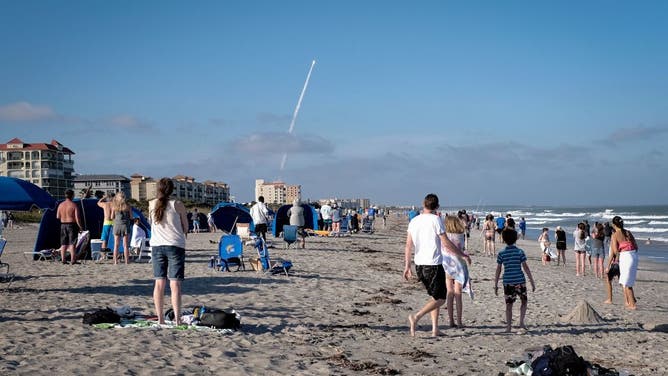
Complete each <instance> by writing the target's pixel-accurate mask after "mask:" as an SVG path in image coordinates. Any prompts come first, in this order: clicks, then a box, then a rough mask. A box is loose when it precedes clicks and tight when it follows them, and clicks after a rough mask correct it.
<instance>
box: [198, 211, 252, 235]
mask: <svg viewBox="0 0 668 376" xmlns="http://www.w3.org/2000/svg"><path fill="white" fill-rule="evenodd" d="M206 223H207V224H208V225H209V232H216V222H215V221H214V220H213V214H212V213H211V212H209V213H208V214H207V215H206ZM255 230H256V231H257V226H256V227H255Z"/></svg>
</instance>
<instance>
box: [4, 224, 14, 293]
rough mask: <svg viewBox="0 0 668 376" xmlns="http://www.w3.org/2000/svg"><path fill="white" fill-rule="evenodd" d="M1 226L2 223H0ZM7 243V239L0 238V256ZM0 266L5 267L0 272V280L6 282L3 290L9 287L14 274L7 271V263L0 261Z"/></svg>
mask: <svg viewBox="0 0 668 376" xmlns="http://www.w3.org/2000/svg"><path fill="white" fill-rule="evenodd" d="M0 226H2V224H0ZM6 245H7V239H4V238H0V258H2V253H3V252H4V251H5V246H6ZM0 268H6V269H7V270H6V272H5V273H2V274H0V282H2V283H7V287H6V288H5V291H6V290H7V289H8V288H9V286H10V285H11V284H12V281H13V280H14V277H15V275H14V274H12V273H10V272H9V264H8V263H6V262H2V261H0Z"/></svg>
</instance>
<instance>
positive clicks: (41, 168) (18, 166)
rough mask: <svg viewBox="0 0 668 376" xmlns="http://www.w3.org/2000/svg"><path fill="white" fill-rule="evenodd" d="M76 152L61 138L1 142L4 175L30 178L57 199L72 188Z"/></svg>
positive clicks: (0, 151)
mask: <svg viewBox="0 0 668 376" xmlns="http://www.w3.org/2000/svg"><path fill="white" fill-rule="evenodd" d="M72 155H74V152H73V151H72V150H70V149H69V148H67V147H65V146H63V145H62V144H61V143H60V142H58V141H56V140H52V141H51V142H50V143H48V144H47V143H32V144H29V143H26V142H23V141H22V140H20V139H18V138H14V139H12V140H9V141H8V142H7V143H6V144H0V176H10V177H14V178H19V179H23V180H26V181H29V182H31V183H33V184H35V185H37V186H40V187H42V188H44V190H46V191H47V192H49V193H50V194H51V195H52V196H53V197H55V198H57V199H62V198H65V191H66V190H67V189H70V188H72V187H73V186H72V174H73V173H74V161H73V160H72Z"/></svg>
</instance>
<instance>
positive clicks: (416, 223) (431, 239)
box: [408, 213, 445, 265]
mask: <svg viewBox="0 0 668 376" xmlns="http://www.w3.org/2000/svg"><path fill="white" fill-rule="evenodd" d="M408 233H409V234H411V239H412V240H413V244H414V245H415V259H414V260H415V265H440V264H441V239H440V238H439V235H441V234H443V233H445V226H444V225H443V221H441V218H439V217H438V216H437V215H436V214H426V213H425V214H420V215H418V216H417V217H415V218H413V220H411V221H410V222H409V224H408Z"/></svg>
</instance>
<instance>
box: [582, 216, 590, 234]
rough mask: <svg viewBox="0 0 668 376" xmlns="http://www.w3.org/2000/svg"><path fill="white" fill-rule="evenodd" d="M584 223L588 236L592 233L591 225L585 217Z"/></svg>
mask: <svg viewBox="0 0 668 376" xmlns="http://www.w3.org/2000/svg"><path fill="white" fill-rule="evenodd" d="M582 223H584V226H585V228H584V232H585V234H587V236H589V234H591V227H590V226H589V221H588V220H586V219H585V220H584V221H582Z"/></svg>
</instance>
